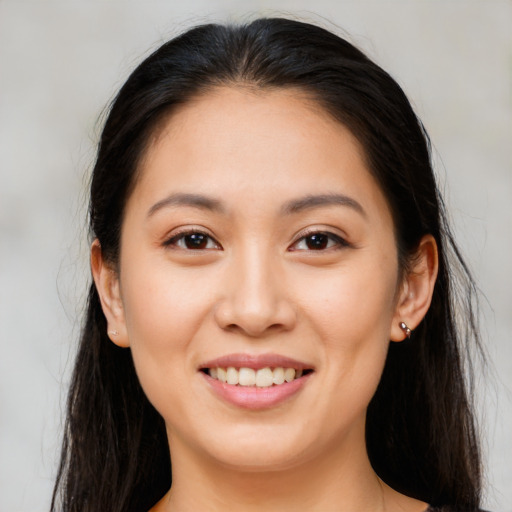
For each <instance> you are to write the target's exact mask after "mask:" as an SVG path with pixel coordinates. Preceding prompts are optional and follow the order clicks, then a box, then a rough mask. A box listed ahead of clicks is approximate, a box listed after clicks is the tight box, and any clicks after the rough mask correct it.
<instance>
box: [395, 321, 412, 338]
mask: <svg viewBox="0 0 512 512" xmlns="http://www.w3.org/2000/svg"><path fill="white" fill-rule="evenodd" d="M398 326H399V327H400V329H402V331H403V333H404V334H405V336H406V337H407V338H410V337H411V334H412V331H411V329H409V327H408V326H407V324H406V323H405V322H400V323H399V324H398Z"/></svg>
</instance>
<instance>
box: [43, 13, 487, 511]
mask: <svg viewBox="0 0 512 512" xmlns="http://www.w3.org/2000/svg"><path fill="white" fill-rule="evenodd" d="M230 85H232V86H247V87H251V88H255V89H259V90H265V89H267V90H269V89H272V88H281V87H282V88H296V89H298V90H301V91H302V92H305V93H307V94H308V95H309V96H310V97H312V98H313V99H314V100H315V101H316V102H317V103H318V104H319V105H320V106H321V107H322V108H323V109H324V110H325V111H326V112H327V113H329V114H330V115H331V116H333V117H334V118H335V119H337V120H338V121H339V122H340V123H343V124H344V125H346V126H347V127H348V128H349V129H350V130H351V131H352V132H353V133H354V134H355V135H356V137H357V138H358V139H359V141H360V142H361V144H362V146H363V147H364V150H365V155H366V158H367V162H368V167H369V169H370V171H371V172H372V174H373V176H374V177H375V179H376V180H377V182H378V183H379V185H380V187H381V189H382V190H383V192H384V195H385V196H386V198H387V200H388V203H389V206H390V208H391V211H392V214H393V217H394V223H395V230H396V239H397V246H398V254H399V264H400V268H401V270H402V271H406V270H407V266H408V262H409V261H410V257H411V255H412V254H413V253H414V250H415V248H417V245H418V242H419V240H420V239H421V237H422V236H423V235H425V234H427V233H430V234H432V235H433V236H434V238H435V240H436V242H437V245H438V251H439V274H438V278H437V282H436V285H435V289H434V294H433V299H432V305H431V307H430V309H429V311H428V313H427V315H426V317H425V319H424V320H423V321H422V323H421V324H420V325H419V326H418V328H417V329H416V331H415V332H414V334H413V338H412V339H411V340H410V341H409V342H407V343H401V344H391V346H390V350H389V353H388V357H387V361H386V365H385V369H384V373H383V376H382V379H381V382H380V384H379V387H378V389H377V392H376V394H375V396H374V397H373V399H372V401H371V403H370V406H369V409H368V413H367V429H366V439H367V448H368V453H369V457H370V461H371V463H372V465H373V467H374V469H375V471H376V472H377V474H378V475H379V476H380V477H381V478H382V479H383V480H384V481H385V482H386V483H388V484H389V485H390V486H392V487H393V488H395V489H396V490H398V491H400V492H402V493H404V494H407V495H409V496H412V497H415V498H417V499H420V500H422V501H425V502H428V503H430V504H431V505H434V506H450V507H451V510H457V511H464V512H470V511H474V510H476V509H477V508H478V505H479V495H480V482H481V475H480V456H479V449H478V442H477V436H476V432H475V422H474V418H473V413H472V409H471V396H470V394H469V393H468V390H467V389H468V388H467V368H466V367H465V366H464V360H465V354H466V347H467V346H468V343H473V344H476V346H477V347H478V346H479V338H478V333H477V330H476V328H475V315H474V307H473V300H472V298H473V297H474V291H475V290H474V283H473V281H472V279H471V276H470V275H469V272H468V270H467V267H466V266H465V264H464V262H463V260H462V259H461V257H460V254H459V252H458V250H457V247H456V245H455V243H454V241H453V238H452V236H451V234H450V231H449V228H448V225H447V223H446V218H445V213H444V207H443V203H442V200H441V197H440V195H439V192H438V189H437V186H436V183H435V179H434V175H433V171H432V166H431V159H430V143H429V139H428V136H427V134H426V132H425V130H424V129H423V126H422V124H421V122H420V121H419V120H418V118H417V117H416V115H415V113H414V112H413V110H412V108H411V106H410V104H409V102H408V100H407V98H406V97H405V95H404V93H403V91H402V89H401V88H400V87H399V86H398V84H397V83H396V82H395V81H394V80H393V79H392V78H391V77H390V76H389V75H388V74H387V73H386V72H385V71H383V70H382V69H381V68H380V67H379V66H377V65H376V64H375V63H373V62H372V61H371V60H369V59H368V58H367V57H366V56H365V55H364V54H363V53H362V52H361V51H359V50H358V49H356V48H355V47H354V46H352V45H351V44H350V43H348V42H347V41H345V40H344V39H341V38H340V37H338V36H336V35H334V34H332V33H330V32H329V31H327V30H324V29H322V28H319V27H317V26H314V25H310V24H307V23H301V22H297V21H291V20H287V19H280V18H275V19H258V20H256V21H253V22H251V23H248V24H245V25H239V26H222V25H215V24H210V25H204V26H199V27H196V28H193V29H191V30H189V31H187V32H186V33H184V34H182V35H181V36H179V37H177V38H175V39H173V40H171V41H169V42H167V43H165V44H164V45H163V46H161V47H160V48H159V49H158V50H157V51H155V52H154V53H153V54H152V55H151V56H149V57H148V58H147V59H146V60H145V61H144V62H142V64H140V65H139V66H138V67H137V69H135V71H134V72H133V73H132V74H131V76H130V77H129V78H128V80H127V81H126V83H125V84H124V86H123V87H122V89H121V90H120V92H119V94H118V95H117V97H116V98H115V100H114V101H113V103H112V105H111V108H110V112H109V115H108V118H107V120H106V123H105V126H104V129H103V133H102V135H101V140H100V142H99V148H98V155H97V160H96V164H95V167H94V171H93V176H92V184H91V199H90V210H89V213H90V229H91V236H92V237H93V238H98V240H99V241H100V243H101V248H102V253H103V257H104V258H106V259H107V260H108V261H110V262H111V263H112V264H114V265H115V264H116V262H117V261H118V258H119V240H120V229H121V224H122V221H123V209H124V205H125V203H126V200H127V197H128V195H129V194H130V191H131V189H132V188H133V187H134V184H135V182H136V179H137V172H138V167H139V163H140V161H141V158H142V157H143V155H144V153H145V149H146V147H147V145H148V141H149V139H150V137H151V135H152V134H153V133H154V131H155V130H156V129H157V127H158V126H159V124H160V123H161V122H162V120H163V119H164V118H165V116H168V115H170V114H172V111H173V109H174V108H175V107H176V106H178V105H180V104H183V103H186V102H187V101H189V100H190V99H191V98H193V97H194V96H196V95H198V94H200V93H202V92H206V91H208V90H210V89H212V88H214V87H217V86H230ZM456 317H459V318H462V319H463V324H464V326H465V329H462V330H461V324H459V323H457V322H456V321H455V318H456ZM170 485H171V461H170V458H169V450H168V444H167V437H166V432H165V426H164V422H163V419H162V418H161V417H160V415H159V414H158V413H157V412H156V411H155V409H154V408H153V407H152V405H151V404H150V403H149V401H148V400H147V398H146V397H145V395H144V392H143V391H142V389H141V387H140V384H139V382H138V380H137V376H136V374H135V370H134V366H133V362H132V358H131V353H130V350H129V349H122V348H119V347H117V346H116V345H114V344H113V343H112V342H111V341H110V340H109V339H108V337H107V325H106V320H105V317H104V315H103V312H102V309H101V305H100V301H99V298H98V294H97V291H96V289H95V287H94V285H91V288H90V292H89V299H88V305H87V313H86V317H85V323H84V325H83V329H82V334H81V340H80V346H79V350H78V356H77V360H76V366H75V370H74V374H73V379H72V383H71V389H70V392H69V398H68V403H67V421H66V425H65V432H64V442H63V449H62V457H61V462H60V467H59V471H58V477H57V483H56V486H55V490H54V494H53V499H52V510H54V511H55V510H57V509H62V510H64V511H66V512H71V511H80V512H86V511H91V512H92V511H94V512H96V511H98V510H101V511H103V512H114V511H126V510H129V511H139V510H140V511H144V512H146V511H147V510H148V509H149V508H151V506H152V505H154V504H155V503H156V502H157V501H158V500H159V499H160V498H161V497H162V496H163V494H165V492H166V491H167V489H168V488H169V487H170Z"/></svg>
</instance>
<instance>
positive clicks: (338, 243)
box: [164, 229, 350, 252]
mask: <svg viewBox="0 0 512 512" xmlns="http://www.w3.org/2000/svg"><path fill="white" fill-rule="evenodd" d="M193 235H199V236H201V237H205V238H206V245H207V246H206V247H195V248H194V247H187V246H186V245H185V244H186V240H185V239H186V237H187V236H193ZM318 235H320V236H322V237H327V242H326V243H327V245H326V246H325V247H320V248H315V249H312V248H311V247H307V248H303V249H300V248H297V246H298V245H299V244H300V243H307V239H308V238H309V239H312V238H313V237H315V236H318ZM180 242H181V243H182V245H180ZM212 242H213V244H214V247H208V245H209V244H210V243H212ZM164 246H165V247H178V248H180V249H184V250H189V251H205V250H212V249H219V248H220V249H222V246H221V245H220V244H219V243H218V242H217V241H216V240H215V239H214V238H213V237H212V236H210V235H209V234H208V233H205V232H204V231H200V230H198V229H190V230H187V231H182V232H180V233H177V234H174V235H173V236H172V237H171V238H169V239H168V240H166V241H165V242H164ZM345 247H350V244H349V243H348V242H347V241H346V240H345V239H344V238H342V237H340V236H338V235H335V234H334V233H330V232H328V231H310V232H309V233H304V234H302V236H301V237H300V238H299V239H298V240H297V241H296V242H294V243H293V244H292V245H291V246H290V249H289V250H291V251H312V252H322V251H326V250H329V249H333V250H339V249H343V248H345Z"/></svg>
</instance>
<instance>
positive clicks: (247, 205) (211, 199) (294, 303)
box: [118, 87, 399, 470]
mask: <svg viewBox="0 0 512 512" xmlns="http://www.w3.org/2000/svg"><path fill="white" fill-rule="evenodd" d="M397 281H398V265H397V251H396V244H395V238H394V233H393V223H392V218H391V214H390V211H389V208H388V206H387V203H386V200H385V198H384V196H383V194H382V192H381V190H380V189H379V187H378V186H377V184H376V182H375V180H374V179H373V178H372V176H371V174H370V173H369V171H368V168H367V165H366V163H365V159H364V157H363V153H362V149H361V147H360V145H359V143H358V142H357V140H356V139H355V138H354V136H353V135H352V134H351V133H350V132H349V131H348V130H347V129H346V128H345V127H344V126H342V125H340V124H339V123H337V122H335V121H334V120H332V119H331V118H330V117H328V116H327V115H326V114H325V113H323V111H322V110H321V109H320V108H319V107H318V106H317V105H315V104H314V103H313V102H311V101H308V100H307V99H305V98H304V97H303V96H301V95H300V93H298V92H297V91H293V90H280V91H272V92H254V91H250V90H248V89H243V88H227V87H226V88H219V89H216V90H214V91H213V92H209V93H207V94H205V95H204V96H202V97H199V98H197V99H195V100H194V101H192V102H190V103H188V104H186V105H185V106H183V107H181V108H180V109H179V110H178V111H177V112H175V113H174V114H173V115H171V116H170V117H169V119H168V121H167V122H166V124H165V126H163V128H162V129H161V130H160V131H159V132H158V134H157V135H156V136H155V137H154V139H153V140H152V143H151V145H150V147H149V149H148V151H147V154H146V158H145V159H144V162H143V164H142V167H141V174H140V177H139V179H138V181H137V183H136V186H135V188H134V191H133V193H132V195H131V196H130V198H129V200H128V202H127V205H126V211H125V218H124V222H123V227H122V237H121V257H120V273H119V285H120V297H121V301H122V311H123V322H124V326H123V330H122V332H123V333H126V334H121V336H120V339H119V340H118V343H120V344H126V345H129V346H130V347H131V350H132V353H133V359H134V362H135V366H136V370H137V374H138V376H139V379H140V382H141V384H142V387H143V389H144V391H145V392H146V394H147V396H148V398H149V400H150V401H151V402H152V403H153V405H154V406H155V407H156V409H157V410H158V411H159V412H160V414H161V415H162V416H163V418H164V420H165V423H166V426H167V431H168V436H169V441H170V446H171V456H174V455H175V453H176V454H179V453H181V454H183V453H189V454H192V453H193V454H194V456H198V457H201V458H203V459H204V460H206V459H209V460H210V461H213V462H216V463H221V464H222V465H224V466H229V467H237V468H242V467H245V468H250V469H254V470H258V469H260V468H261V469H262V468H265V469H268V468H277V469H278V468H286V467H292V466H294V465H297V464H300V463H302V462H306V461H307V462H311V461H314V460H315V459H317V460H320V459H319V458H322V457H323V459H325V456H326V454H331V455H332V454H335V453H337V452H339V451H340V450H344V451H345V453H346V452H347V450H349V451H350V450H352V451H354V450H355V451H357V450H364V421H365V412H366V408H367V405H368V403H369V401H370V399H371V397H372V395H373V393H374V391H375V389H376V386H377V384H378V382H379V379H380V376H381V372H382V368H383V365H384V361H385V357H386V353H387V348H388V344H389V340H390V337H391V334H390V333H391V329H392V325H394V324H396V323H397V322H398V321H399V317H398V316H397V313H396V311H395V309H396V302H397V301H396V296H397V288H398V283H397ZM227 368H231V369H230V370H227ZM240 368H242V370H241V371H237V370H240ZM301 371H302V376H300V372H301ZM209 373H211V374H212V376H210V375H209ZM225 373H226V374H227V376H226V375H225ZM294 377H295V378H294ZM224 379H229V382H230V383H228V382H223V380H224ZM237 379H238V380H239V382H241V384H242V385H241V384H240V383H239V384H234V382H236V381H237ZM283 379H288V380H290V382H288V381H287V380H284V383H283ZM292 379H294V380H292ZM340 453H341V452H340Z"/></svg>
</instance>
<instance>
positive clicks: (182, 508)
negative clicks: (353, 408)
mask: <svg viewBox="0 0 512 512" xmlns="http://www.w3.org/2000/svg"><path fill="white" fill-rule="evenodd" d="M171 446H172V447H173V448H172V450H171V459H172V461H173V484H172V490H171V491H170V492H169V493H168V494H167V495H166V496H164V498H163V499H162V500H161V501H160V502H159V504H158V505H157V506H156V507H155V508H154V509H153V512H157V511H158V512H167V511H171V510H172V512H188V511H196V510H209V511H212V512H217V511H222V512H225V510H226V509H228V510H230V509H232V507H233V505H235V504H236V508H237V509H238V510H244V511H247V512H252V511H256V510H258V511H261V510H272V511H276V512H280V511H289V510H301V511H318V510H336V511H340V512H356V511H357V512H364V511H372V512H378V511H384V510H386V502H389V501H390V500H389V497H390V491H391V493H394V491H392V490H391V489H390V488H389V487H387V486H386V485H385V484H383V483H382V481H381V480H380V479H379V478H378V477H377V475H376V474H375V472H374V471H373V469H372V467H371V465H370V462H369V460H368V456H367V453H366V448H365V443H364V438H363V439H357V440H355V439H352V440H351V442H350V443H344V447H330V448H332V449H329V450H327V451H325V452H323V455H322V457H318V458H316V459H315V458H311V459H309V460H304V461H302V462H301V463H297V464H295V465H291V466H289V467H286V468H277V469H269V470H263V471H262V470H251V469H244V468H242V469H241V468H238V467H237V468H233V467H229V466H226V465H222V464H219V463H218V462H217V461H215V460H212V459H209V458H208V457H205V456H204V455H202V454H198V453H197V452H194V451H193V450H189V449H187V447H186V446H184V445H181V444H180V443H179V442H177V440H176V439H173V442H172V444H171ZM326 453H327V455H326ZM422 509H423V508H419V507H418V508H417V509H414V510H422ZM396 510H400V509H396ZM404 510H407V509H404Z"/></svg>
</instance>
